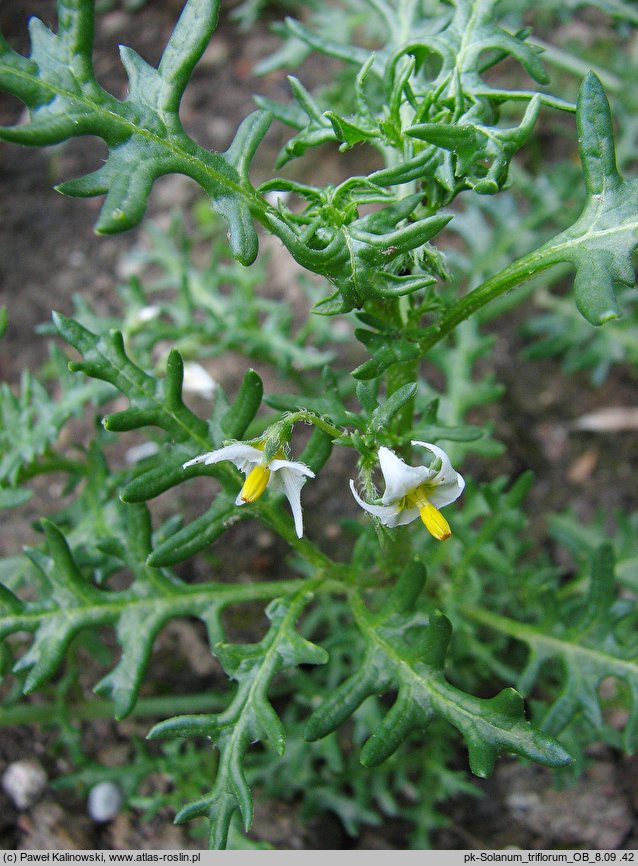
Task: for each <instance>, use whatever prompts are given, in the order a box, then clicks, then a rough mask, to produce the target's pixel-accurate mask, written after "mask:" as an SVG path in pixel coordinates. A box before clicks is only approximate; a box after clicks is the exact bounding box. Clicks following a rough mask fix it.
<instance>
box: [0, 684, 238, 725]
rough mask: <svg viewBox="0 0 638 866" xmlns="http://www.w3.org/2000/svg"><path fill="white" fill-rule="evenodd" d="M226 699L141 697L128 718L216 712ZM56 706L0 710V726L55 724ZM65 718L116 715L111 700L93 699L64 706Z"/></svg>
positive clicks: (209, 695)
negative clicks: (66, 716)
mask: <svg viewBox="0 0 638 866" xmlns="http://www.w3.org/2000/svg"><path fill="white" fill-rule="evenodd" d="M227 699H228V698H227V696H226V695H222V694H221V693H220V694H217V693H214V692H205V693H203V694H196V695H163V696H160V697H154V698H140V700H138V702H137V703H136V704H135V707H134V709H133V710H132V712H131V714H130V715H129V716H128V717H127V720H128V719H130V718H146V717H148V718H160V719H161V718H166V717H168V716H170V715H173V714H174V715H181V714H182V713H203V712H219V710H220V709H222V708H223V707H224V706H225V705H226V702H227ZM55 706H56V705H55V703H53V702H49V701H47V702H46V703H43V704H23V705H20V706H15V707H4V708H2V709H1V710H0V727H10V726H12V725H33V724H43V725H50V724H52V723H55V722H56V721H58V718H57V716H56V711H55ZM66 711H67V715H68V718H70V719H73V720H75V721H79V722H88V721H92V720H94V719H109V718H111V719H112V718H113V717H114V715H115V704H114V703H113V701H104V700H95V701H82V702H80V703H77V704H70V705H69V706H67V707H66Z"/></svg>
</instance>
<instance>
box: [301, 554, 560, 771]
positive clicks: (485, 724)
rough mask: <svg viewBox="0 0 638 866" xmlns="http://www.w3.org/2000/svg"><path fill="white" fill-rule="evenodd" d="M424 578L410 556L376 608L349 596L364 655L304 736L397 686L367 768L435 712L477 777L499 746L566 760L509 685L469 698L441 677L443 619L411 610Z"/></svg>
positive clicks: (553, 762) (445, 638)
mask: <svg viewBox="0 0 638 866" xmlns="http://www.w3.org/2000/svg"><path fill="white" fill-rule="evenodd" d="M424 580H425V570H424V568H423V566H422V565H421V564H420V563H419V562H418V561H415V562H413V563H412V564H411V566H409V567H408V568H407V569H406V571H405V573H404V576H403V577H402V579H401V580H400V581H399V583H398V584H397V586H396V588H395V590H394V592H393V594H392V596H391V597H390V600H389V601H388V602H387V603H386V604H385V605H384V607H383V608H382V609H381V610H380V611H379V612H378V613H376V614H375V613H372V612H370V611H369V610H368V609H367V608H366V607H365V606H364V604H363V601H362V600H361V598H360V597H359V596H356V597H354V598H353V612H354V614H355V617H356V621H357V624H358V625H359V629H360V630H361V633H362V635H363V637H364V639H365V641H366V650H365V657H364V658H363V659H362V660H361V661H360V663H359V664H358V665H357V671H356V673H354V674H353V675H352V676H351V677H349V678H348V679H347V680H345V681H344V682H343V683H341V685H339V686H338V687H337V688H336V689H334V690H333V692H332V694H331V695H330V697H328V698H326V699H325V700H324V702H323V703H322V704H321V706H320V707H319V708H318V709H316V710H315V711H314V712H313V713H312V715H311V716H310V718H309V719H308V722H307V725H306V737H307V739H309V740H315V739H318V738H320V737H323V736H325V735H326V734H328V733H330V732H331V731H333V730H335V729H336V728H337V727H338V726H339V725H340V724H341V723H342V722H343V721H345V720H346V719H347V718H348V717H349V716H350V715H351V714H352V713H353V712H354V711H355V710H356V709H357V707H358V706H359V705H360V704H361V703H362V702H363V701H364V700H365V699H366V698H367V697H368V696H370V695H372V694H384V693H386V692H388V691H391V690H396V691H397V698H396V700H395V703H394V704H393V706H392V708H391V709H390V710H389V712H388V713H387V715H386V716H385V718H384V719H383V721H382V723H381V725H380V727H379V728H378V729H377V730H376V731H375V732H374V733H373V735H372V736H371V738H370V739H369V740H368V741H367V742H366V743H365V745H364V746H363V749H362V752H361V760H362V762H363V763H364V764H365V765H366V766H375V765H376V764H378V763H381V762H382V761H385V760H386V759H387V758H388V757H389V755H390V754H391V753H392V752H393V751H394V750H395V749H397V748H398V747H399V746H400V744H401V743H402V742H403V741H404V740H405V739H406V737H407V736H408V735H409V734H410V733H411V732H412V731H415V730H425V729H426V728H427V726H428V725H429V723H430V722H431V721H432V719H433V718H434V717H435V716H440V717H442V718H443V719H445V720H446V721H448V722H450V723H451V724H452V725H454V727H456V728H457V730H458V731H459V732H460V733H461V734H462V735H463V737H464V738H465V741H466V743H467V746H468V749H469V757H470V766H471V769H472V771H473V772H474V773H476V774H477V775H479V776H488V775H489V774H490V773H491V772H492V770H493V768H494V764H495V761H496V758H497V757H498V755H499V754H501V753H502V752H514V753H516V754H519V755H522V756H523V757H526V758H529V759H531V760H534V761H537V762H539V763H541V764H545V765H547V766H553V767H558V766H564V765H565V764H568V763H570V762H571V758H570V756H569V755H568V754H567V752H566V751H565V750H564V749H563V748H562V746H560V744H559V743H557V742H556V741H555V740H554V739H552V737H550V736H548V735H547V734H544V733H542V732H541V731H540V730H538V729H537V728H534V727H532V725H531V724H530V723H529V722H528V721H527V720H526V718H525V712H524V707H523V699H522V698H521V696H520V695H519V694H518V693H517V692H515V691H514V689H505V690H504V691H502V692H500V693H499V694H498V695H496V697H494V698H490V699H485V698H476V697H474V696H472V695H469V694H467V693H465V692H463V691H461V690H460V689H457V688H456V687H455V686H452V685H451V684H450V683H449V682H448V681H447V679H446V678H445V673H444V663H445V656H446V653H447V647H448V643H449V640H450V636H451V625H450V622H449V620H448V619H447V617H445V616H444V615H443V614H442V613H440V612H438V611H437V612H435V613H434V614H432V615H430V616H429V617H425V616H424V615H422V614H419V613H418V612H417V611H415V610H414V604H415V602H416V599H417V598H418V595H419V592H420V590H421V588H422V587H423V583H424Z"/></svg>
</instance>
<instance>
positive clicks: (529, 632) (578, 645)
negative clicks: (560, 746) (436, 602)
mask: <svg viewBox="0 0 638 866" xmlns="http://www.w3.org/2000/svg"><path fill="white" fill-rule="evenodd" d="M579 582H580V581H579V578H575V581H574V583H575V584H578V583H579ZM561 595H562V596H564V599H565V600H564V601H563V603H562V604H557V605H556V606H555V607H554V608H553V609H551V610H547V611H546V615H545V619H544V621H541V622H539V623H536V624H533V625H530V624H527V623H521V622H516V621H515V620H513V619H511V618H509V617H504V616H500V615H498V614H494V613H492V612H490V611H486V610H483V609H479V608H469V609H467V610H464V612H465V613H467V614H468V615H469V616H470V618H472V619H473V620H475V621H477V622H481V623H483V624H485V625H487V626H489V627H491V628H493V629H496V630H497V631H499V632H502V633H505V634H508V635H510V636H511V637H513V638H515V639H516V640H520V641H523V642H524V643H526V644H527V646H528V647H529V658H528V661H527V666H526V668H525V670H524V671H523V673H522V675H521V678H520V682H519V688H520V689H521V690H522V691H523V692H524V693H529V692H530V690H531V689H532V688H533V686H534V684H535V682H536V681H537V679H538V675H539V673H540V670H541V668H542V667H543V665H544V664H545V663H546V662H548V661H549V660H553V659H555V660H557V661H559V662H560V664H561V666H562V668H563V678H562V686H561V688H560V691H559V694H558V696H557V697H556V699H555V700H554V702H553V703H552V704H551V706H550V707H549V709H548V711H547V713H546V714H545V717H544V718H543V721H542V728H543V729H544V730H546V731H547V732H548V733H550V734H552V735H553V736H557V735H558V734H559V733H560V732H561V731H562V730H563V729H564V728H565V727H566V726H567V725H568V724H569V722H570V721H571V720H572V719H573V717H574V715H575V714H577V713H581V714H583V715H584V716H585V718H586V719H587V720H588V721H589V722H590V724H591V725H593V726H594V727H595V728H596V729H599V728H600V726H601V725H602V722H603V718H602V710H601V706H600V698H599V695H598V688H599V686H600V683H601V681H602V680H603V679H604V678H606V677H616V678H617V679H619V680H622V681H623V682H624V683H625V684H626V686H627V693H628V696H629V717H628V720H627V724H626V726H625V730H624V732H623V741H624V747H625V749H626V751H627V752H628V753H630V754H631V753H632V752H634V751H635V750H636V748H637V747H638V641H637V640H636V633H635V618H636V615H637V611H636V605H635V603H634V602H630V601H629V600H627V601H623V600H620V599H617V598H616V587H615V580H614V555H613V549H612V547H611V545H610V544H609V543H603V544H601V545H600V546H599V547H597V548H596V549H595V550H594V552H593V554H592V558H591V565H590V579H589V592H588V594H587V595H586V596H585V597H584V598H583V597H582V594H581V593H578V594H577V589H575V591H574V592H563V593H561ZM623 625H625V626H627V625H628V626H629V628H627V627H625V629H624V634H625V637H624V638H623V637H622V634H623Z"/></svg>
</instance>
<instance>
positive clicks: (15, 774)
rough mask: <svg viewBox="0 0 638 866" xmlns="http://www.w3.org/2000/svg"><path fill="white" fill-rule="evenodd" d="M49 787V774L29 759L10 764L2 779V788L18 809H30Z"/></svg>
mask: <svg viewBox="0 0 638 866" xmlns="http://www.w3.org/2000/svg"><path fill="white" fill-rule="evenodd" d="M46 786H47V774H46V773H45V771H44V769H43V767H42V766H41V765H40V764H39V763H38V762H37V761H32V760H29V759H25V760H24V761H14V763H13V764H9V766H8V767H7V769H6V770H5V773H4V776H3V777H2V787H3V789H4V792H5V793H6V794H7V796H8V797H9V798H10V799H11V800H12V801H13V803H14V805H15V807H16V808H17V809H28V808H30V807H31V806H33V804H34V803H35V802H36V800H37V799H38V798H39V797H40V795H41V794H42V792H43V791H44V789H45V788H46Z"/></svg>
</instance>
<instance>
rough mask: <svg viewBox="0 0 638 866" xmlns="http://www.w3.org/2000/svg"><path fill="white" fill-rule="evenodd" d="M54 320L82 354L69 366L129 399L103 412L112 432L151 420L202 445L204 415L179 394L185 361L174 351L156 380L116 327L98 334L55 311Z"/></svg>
mask: <svg viewBox="0 0 638 866" xmlns="http://www.w3.org/2000/svg"><path fill="white" fill-rule="evenodd" d="M53 321H54V323H55V325H56V327H57V329H58V331H59V332H60V334H61V335H62V336H63V337H64V339H65V340H66V341H67V342H68V343H70V344H71V345H72V346H74V347H75V348H76V349H77V350H78V352H80V353H81V354H82V356H83V360H82V361H74V362H72V363H70V364H69V368H70V369H71V370H72V371H73V372H82V373H85V374H86V375H87V376H91V377H93V378H95V379H102V380H104V381H105V382H110V383H111V384H112V385H114V386H115V387H116V388H117V389H118V391H120V392H121V393H122V394H124V395H126V396H127V397H128V399H129V404H130V405H129V408H128V409H125V410H123V411H121V412H116V413H114V414H111V415H107V416H106V417H105V418H104V420H103V424H104V427H105V428H106V429H107V430H113V431H117V432H122V431H127V430H135V429H137V428H139V427H144V426H147V425H154V426H157V427H160V428H162V429H163V430H166V432H167V433H170V435H171V436H172V437H173V439H174V440H175V441H177V442H180V443H189V444H191V446H192V444H193V443H196V445H197V446H199V447H200V448H201V450H206V448H207V447H208V445H209V440H208V438H207V437H208V427H207V425H206V422H205V421H202V420H201V418H198V417H197V416H196V415H194V414H193V413H192V412H191V411H190V409H188V407H187V406H186V405H185V404H184V402H183V400H182V382H183V378H184V365H183V362H182V359H181V356H180V354H179V352H176V351H174V350H173V351H172V352H171V353H170V355H169V357H168V361H167V365H166V373H167V375H166V379H165V380H164V381H158V380H156V379H154V378H153V377H152V376H149V375H148V374H147V373H145V372H144V371H143V370H142V369H141V368H140V367H138V366H137V365H136V364H134V363H133V362H132V361H131V360H130V358H129V357H128V355H127V354H126V350H125V348H124V339H123V337H122V334H121V333H120V332H119V331H111V332H110V333H109V334H105V335H103V336H97V335H96V334H93V333H92V332H91V331H89V330H88V329H87V328H84V327H83V326H82V325H80V324H79V323H78V322H75V321H73V319H68V318H66V316H63V315H61V314H60V313H54V314H53Z"/></svg>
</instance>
